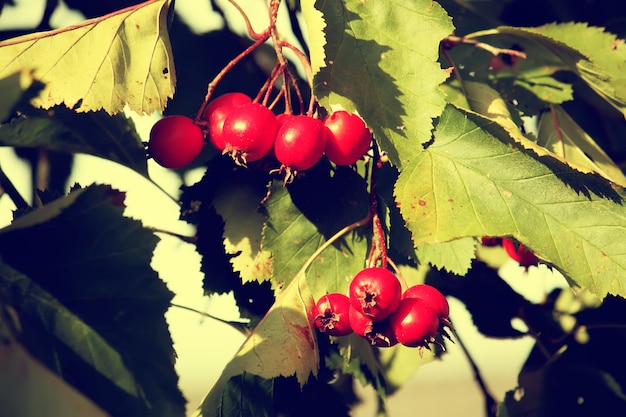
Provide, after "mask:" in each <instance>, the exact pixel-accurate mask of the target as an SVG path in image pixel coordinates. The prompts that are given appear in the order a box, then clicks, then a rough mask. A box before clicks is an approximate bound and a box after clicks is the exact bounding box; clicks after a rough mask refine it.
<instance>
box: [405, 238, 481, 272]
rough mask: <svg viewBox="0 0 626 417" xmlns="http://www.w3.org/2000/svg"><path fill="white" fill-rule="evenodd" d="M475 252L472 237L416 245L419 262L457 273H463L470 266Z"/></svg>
mask: <svg viewBox="0 0 626 417" xmlns="http://www.w3.org/2000/svg"><path fill="white" fill-rule="evenodd" d="M475 254H476V241H475V240H474V239H473V238H461V239H455V240H452V241H449V242H439V243H423V244H421V245H419V246H418V247H417V257H418V259H419V260H420V262H428V263H429V264H431V265H433V266H435V267H437V268H439V269H445V270H447V271H448V272H452V273H454V274H457V275H465V274H466V273H467V271H468V270H469V269H470V268H471V267H472V259H474V258H475V256H476V255H475Z"/></svg>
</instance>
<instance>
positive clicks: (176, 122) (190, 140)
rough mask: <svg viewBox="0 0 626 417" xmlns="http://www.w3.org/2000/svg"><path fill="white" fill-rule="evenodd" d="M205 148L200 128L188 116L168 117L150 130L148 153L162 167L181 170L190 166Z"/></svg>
mask: <svg viewBox="0 0 626 417" xmlns="http://www.w3.org/2000/svg"><path fill="white" fill-rule="evenodd" d="M203 148H204V134H203V133H202V129H201V128H200V126H198V125H196V124H195V123H194V122H193V120H192V119H191V118H189V117H187V116H180V115H175V116H166V117H163V118H162V119H160V120H158V121H157V122H156V123H155V124H154V125H153V126H152V129H151V130H150V138H149V140H148V152H149V153H150V156H151V157H152V158H153V159H154V160H155V161H156V162H157V163H158V164H159V165H161V166H163V167H165V168H170V169H179V168H183V167H185V166H187V165H189V164H190V163H191V162H192V161H193V160H194V159H196V158H197V157H198V155H200V152H202V149H203Z"/></svg>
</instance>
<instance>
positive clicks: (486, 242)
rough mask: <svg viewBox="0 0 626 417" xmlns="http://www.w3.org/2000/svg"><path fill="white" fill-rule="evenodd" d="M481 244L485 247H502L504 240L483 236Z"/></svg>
mask: <svg viewBox="0 0 626 417" xmlns="http://www.w3.org/2000/svg"><path fill="white" fill-rule="evenodd" d="M480 243H481V244H482V245H483V246H488V247H493V246H500V244H501V243H502V239H500V238H499V237H490V236H483V237H482V238H481V240H480Z"/></svg>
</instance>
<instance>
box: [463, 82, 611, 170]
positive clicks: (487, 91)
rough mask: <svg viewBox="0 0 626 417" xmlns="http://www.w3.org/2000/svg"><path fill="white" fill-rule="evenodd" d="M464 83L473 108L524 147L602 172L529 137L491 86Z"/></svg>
mask: <svg viewBox="0 0 626 417" xmlns="http://www.w3.org/2000/svg"><path fill="white" fill-rule="evenodd" d="M464 84H465V91H466V93H467V101H468V103H469V105H470V108H471V110H473V111H475V112H477V113H479V114H481V115H482V116H484V117H486V118H488V119H489V120H492V121H494V122H496V123H497V124H499V125H500V126H502V127H503V128H504V129H505V130H506V131H507V132H508V133H509V135H511V138H513V139H514V140H515V141H516V142H517V143H518V144H519V145H520V146H522V147H523V148H525V149H529V150H532V151H533V152H535V153H536V154H537V155H540V156H549V157H552V158H555V159H557V160H559V161H561V162H563V163H566V164H568V165H569V166H571V167H572V168H574V169H576V170H578V171H580V172H584V173H598V174H602V172H601V171H596V168H597V166H596V165H595V164H591V163H589V162H590V161H589V160H588V159H581V158H576V157H574V158H568V156H570V155H571V153H568V154H564V153H563V152H558V149H554V148H553V147H551V148H549V147H544V146H541V145H540V144H538V143H537V142H536V141H535V140H531V139H530V138H529V137H527V135H526V134H524V133H523V132H522V130H521V129H520V128H519V126H518V125H517V124H516V123H515V121H514V120H513V117H512V116H511V113H509V110H508V107H507V105H506V103H505V102H504V99H503V98H502V97H500V95H499V94H498V92H497V91H495V90H494V89H492V88H491V87H489V86H487V85H485V84H482V83H475V82H471V81H467V82H465V83H464ZM553 150H556V151H557V152H554V151H553ZM616 182H617V181H616Z"/></svg>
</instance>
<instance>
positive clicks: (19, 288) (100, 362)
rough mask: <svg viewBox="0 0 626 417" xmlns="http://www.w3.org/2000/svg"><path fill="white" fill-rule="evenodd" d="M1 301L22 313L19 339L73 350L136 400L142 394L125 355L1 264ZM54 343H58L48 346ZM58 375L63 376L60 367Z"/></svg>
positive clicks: (52, 348)
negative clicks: (63, 346) (40, 328)
mask: <svg viewBox="0 0 626 417" xmlns="http://www.w3.org/2000/svg"><path fill="white" fill-rule="evenodd" d="M0 301H2V303H3V304H8V305H10V306H11V307H12V308H13V309H15V310H16V311H19V313H18V317H17V318H18V320H19V322H20V323H21V326H20V327H21V328H22V334H21V335H15V336H17V337H20V338H24V339H26V340H29V339H32V340H35V339H39V343H41V345H42V346H37V347H36V348H35V349H37V350H39V349H41V348H42V347H43V346H45V345H49V347H50V349H51V350H53V351H55V350H57V349H59V346H55V345H59V344H63V345H65V346H67V347H68V348H69V349H71V350H72V351H73V352H74V353H75V354H76V355H77V357H78V358H80V359H81V360H83V361H85V362H86V363H90V364H93V365H94V367H95V368H96V369H98V370H99V371H100V373H101V374H102V375H103V376H104V377H105V378H107V379H109V380H110V381H111V383H113V384H115V385H116V386H117V387H118V388H119V389H121V390H122V391H124V392H126V393H127V394H128V395H131V396H133V397H137V398H139V397H141V395H142V392H141V390H140V389H139V385H138V383H137V381H136V380H135V378H134V377H133V375H132V374H131V373H130V372H129V370H128V369H127V368H126V366H125V365H124V362H123V360H122V357H121V355H120V354H119V353H118V352H117V351H116V350H115V349H113V348H112V347H111V346H110V345H109V344H108V343H107V341H106V340H104V339H103V338H102V337H101V336H100V335H99V334H98V333H97V332H95V331H94V329H92V328H91V327H89V326H88V325H87V324H86V323H85V322H83V321H82V320H81V319H80V317H77V316H76V315H75V314H73V313H72V312H71V311H69V310H68V309H67V308H66V307H65V306H64V305H63V304H61V303H60V302H59V301H58V300H57V299H55V298H54V297H53V296H52V295H51V294H50V293H48V292H47V291H46V290H44V289H43V288H41V287H40V286H39V285H37V283H36V282H33V280H31V279H30V278H29V277H28V276H26V275H24V274H22V273H20V272H19V271H17V270H15V269H13V268H11V267H10V266H9V265H7V264H5V263H2V262H0ZM34 323H40V325H41V326H42V327H43V329H42V330H43V333H45V334H37V332H36V331H35V330H36V327H35V325H34ZM49 340H54V342H52V343H50V342H47V341H49ZM59 365H60V367H59V369H57V371H58V372H59V373H60V372H62V368H61V367H62V366H66V364H61V363H60V364H59Z"/></svg>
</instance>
